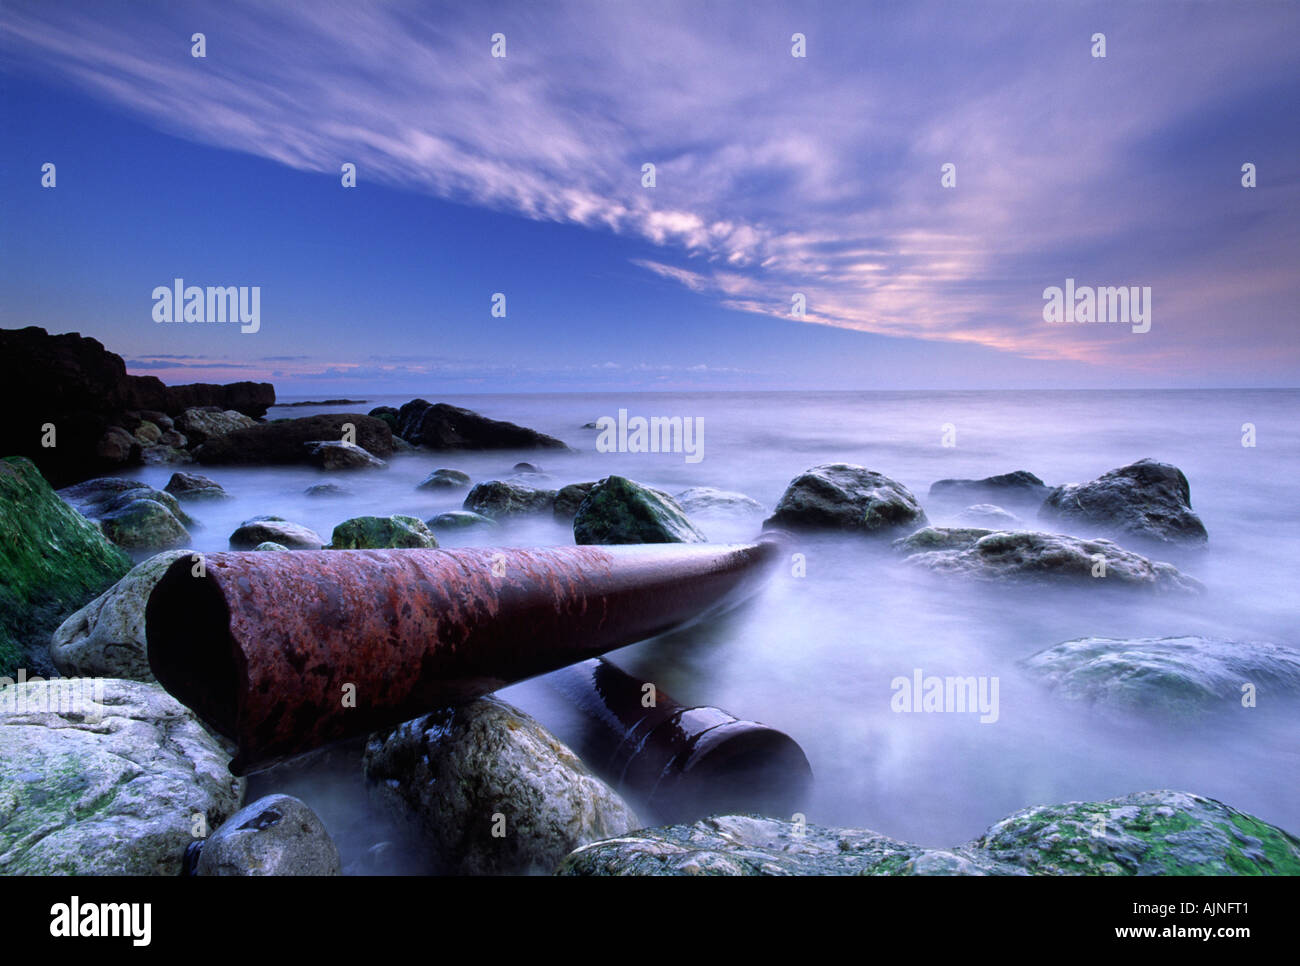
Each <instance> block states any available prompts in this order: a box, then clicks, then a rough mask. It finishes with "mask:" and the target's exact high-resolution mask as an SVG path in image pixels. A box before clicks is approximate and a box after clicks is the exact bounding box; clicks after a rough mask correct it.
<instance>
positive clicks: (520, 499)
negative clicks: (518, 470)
mask: <svg viewBox="0 0 1300 966" xmlns="http://www.w3.org/2000/svg"><path fill="white" fill-rule="evenodd" d="M554 504H555V491H554V490H539V489H537V488H535V487H531V486H525V485H524V484H523V483H511V482H510V481H508V480H488V481H486V482H484V483H479V484H477V485H476V486H475V487H474V488H473V489H472V490H470V491H469V494H468V495H467V496H466V497H465V502H464V503H463V504H462V507H463V508H464V509H466V510H469V511H471V512H473V513H477V514H480V515H481V516H485V517H488V518H490V519H492V520H500V519H502V518H504V517H510V516H516V515H518V514H526V513H544V512H546V511H547V510H549V509H551V508H552V507H553V506H554Z"/></svg>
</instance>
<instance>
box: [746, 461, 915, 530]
mask: <svg viewBox="0 0 1300 966" xmlns="http://www.w3.org/2000/svg"><path fill="white" fill-rule="evenodd" d="M925 523H926V518H925V512H924V511H923V510H922V509H921V505H920V504H919V503H917V501H916V497H914V496H913V495H912V491H911V490H909V489H908V488H907V487H905V486H903V484H901V483H896V482H895V481H894V480H891V479H890V478H889V477H887V476H884V475H882V474H880V473H876V472H875V471H873V470H869V469H866V468H865V467H862V466H854V465H853V464H850V463H825V464H823V465H821V466H814V467H813V468H812V469H810V470H808V471H806V472H804V473H802V474H800V475H799V476H797V477H795V479H794V480H792V481H791V483H790V485H789V487H787V488H786V491H785V493H784V494H783V495H782V496H781V500H780V502H779V503H777V505H776V510H775V511H773V513H772V515H771V516H770V517H768V518H767V520H766V521H764V523H763V528H764V529H769V528H779V529H783V530H795V531H798V530H849V531H854V532H858V533H866V534H884V533H888V532H891V531H895V530H897V529H898V528H900V527H919V526H923V525H924V524H925Z"/></svg>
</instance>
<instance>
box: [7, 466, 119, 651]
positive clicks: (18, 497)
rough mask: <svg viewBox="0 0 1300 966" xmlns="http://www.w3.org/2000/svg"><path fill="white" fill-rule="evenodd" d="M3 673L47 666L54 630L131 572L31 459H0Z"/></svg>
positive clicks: (115, 550) (106, 540) (102, 535)
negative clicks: (75, 611) (48, 648)
mask: <svg viewBox="0 0 1300 966" xmlns="http://www.w3.org/2000/svg"><path fill="white" fill-rule="evenodd" d="M0 534H3V535H4V539H3V540H0V574H3V575H4V576H3V579H2V580H0V676H8V675H10V674H11V673H12V672H13V671H14V670H16V669H17V668H18V667H19V666H20V663H21V666H25V667H33V668H38V669H42V670H44V669H45V668H46V667H48V663H47V661H48V658H47V655H46V648H47V647H48V645H49V640H50V632H51V631H52V630H54V628H55V627H57V626H58V625H59V623H60V622H61V621H62V620H63V618H64V617H66V616H67V615H68V614H70V613H71V612H72V611H74V610H76V609H77V608H78V607H81V606H82V605H83V604H85V603H86V602H87V601H89V600H90V599H91V598H93V597H95V596H96V595H97V594H100V593H102V592H103V591H104V590H105V589H106V588H108V587H110V586H112V584H113V583H114V582H115V581H117V580H118V578H120V577H121V576H122V575H124V574H125V573H126V572H127V571H128V570H130V569H131V561H130V559H129V558H128V557H127V556H126V554H124V553H123V552H122V551H121V550H119V549H118V548H117V547H115V546H113V544H112V543H110V542H109V540H108V539H107V538H106V537H105V536H104V534H103V533H102V532H101V531H100V530H99V528H98V527H96V526H95V525H94V524H93V523H91V522H90V521H89V520H87V519H86V518H85V517H84V516H83V515H82V514H80V513H78V512H77V511H76V510H74V509H73V508H72V507H70V506H68V504H67V503H66V502H64V501H63V500H61V499H59V497H58V494H56V493H55V492H54V491H53V490H52V489H50V485H49V484H48V483H46V482H45V480H44V479H43V478H42V476H41V473H40V471H39V470H38V469H37V468H36V466H35V465H34V464H33V463H32V461H31V460H29V459H26V458H24V457H21V456H10V457H7V458H5V459H0Z"/></svg>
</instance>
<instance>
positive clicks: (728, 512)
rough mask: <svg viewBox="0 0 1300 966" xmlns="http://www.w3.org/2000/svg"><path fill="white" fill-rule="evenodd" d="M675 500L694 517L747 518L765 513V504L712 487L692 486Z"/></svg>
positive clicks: (740, 494) (743, 495)
mask: <svg viewBox="0 0 1300 966" xmlns="http://www.w3.org/2000/svg"><path fill="white" fill-rule="evenodd" d="M675 499H676V500H677V503H678V504H679V505H680V506H681V508H682V509H683V510H684V511H686V512H687V513H689V514H691V515H692V516H747V515H750V514H755V513H762V512H763V504H761V503H759V502H758V501H757V500H753V499H750V498H749V497H747V496H745V494H743V493H734V492H732V491H730V490H719V489H716V488H715V487H712V486H692V487H691V488H690V489H688V490H682V492H680V493H678V494H677V496H676V497H675Z"/></svg>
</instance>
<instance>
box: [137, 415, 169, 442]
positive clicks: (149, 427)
mask: <svg viewBox="0 0 1300 966" xmlns="http://www.w3.org/2000/svg"><path fill="white" fill-rule="evenodd" d="M131 435H132V436H134V437H135V438H136V439H138V440H139V441H140V443H141V444H142V445H144V446H148V445H149V444H150V443H156V442H158V440H159V439H161V438H162V430H161V429H159V428H158V427H157V426H156V425H155V424H154V423H151V422H149V420H147V419H143V420H141V421H140V425H139V426H137V427H136V428H135V432H134V433H132V434H131Z"/></svg>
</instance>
